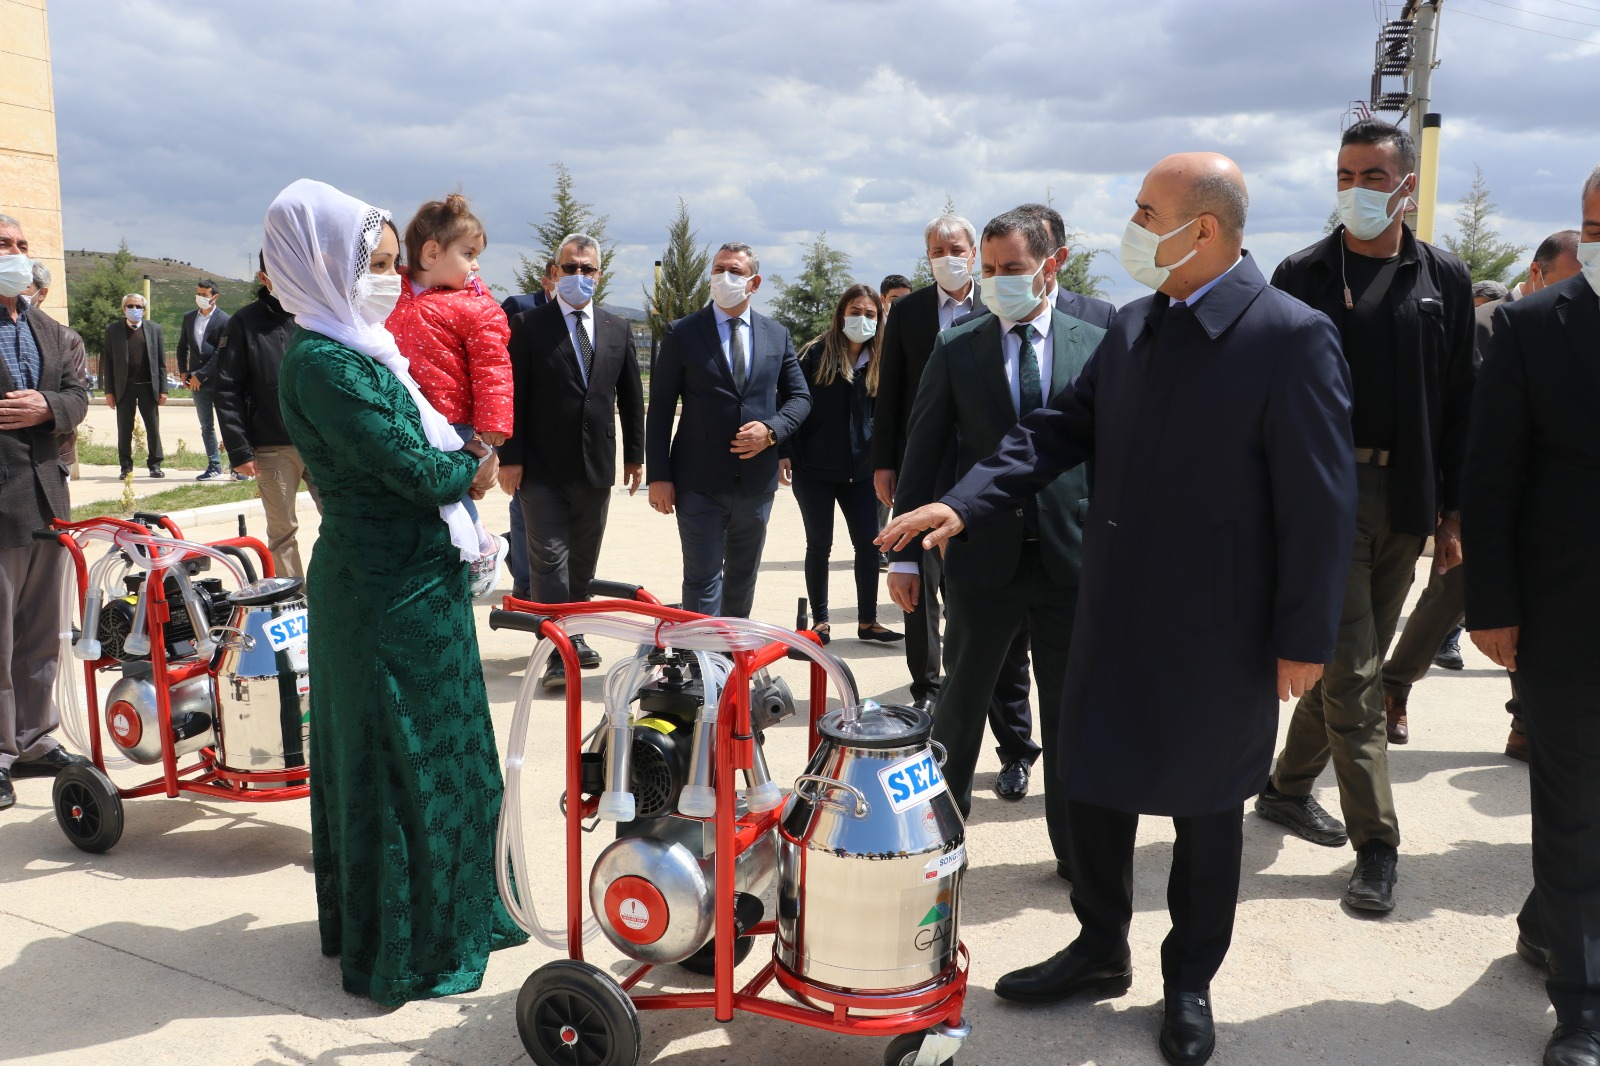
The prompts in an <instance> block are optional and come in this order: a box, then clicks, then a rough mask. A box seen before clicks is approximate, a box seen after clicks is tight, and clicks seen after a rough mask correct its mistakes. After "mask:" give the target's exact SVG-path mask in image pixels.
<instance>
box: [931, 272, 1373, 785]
mask: <svg viewBox="0 0 1600 1066" xmlns="http://www.w3.org/2000/svg"><path fill="white" fill-rule="evenodd" d="M1091 458H1092V459H1093V461H1094V464H1095V467H1094V475H1095V478H1094V497H1093V499H1092V500H1091V501H1090V503H1089V515H1088V520H1087V521H1086V523H1085V524H1084V535H1083V571H1082V578H1081V581H1080V582H1079V586H1078V614H1077V622H1076V624H1075V626H1074V629H1073V636H1072V650H1071V652H1070V653H1069V656H1068V659H1067V681H1066V703H1065V706H1064V707H1063V710H1062V716H1061V730H1060V737H1061V759H1060V766H1061V767H1063V771H1062V776H1063V778H1064V779H1065V781H1066V788H1067V794H1068V795H1069V796H1070V797H1071V798H1073V799H1077V800H1082V801H1085V802H1088V803H1093V804H1097V805H1099V806H1103V807H1110V808H1112V809H1113V810H1121V811H1133V812H1139V813H1145V814H1161V815H1203V814H1215V813H1218V812H1220V811H1225V810H1229V809H1232V810H1238V808H1239V805H1240V804H1242V803H1243V802H1244V800H1245V799H1246V798H1247V797H1249V796H1252V795H1254V794H1255V793H1256V792H1258V791H1260V789H1261V782H1262V781H1264V780H1266V775H1267V769H1268V765H1269V764H1270V762H1271V760H1272V749H1273V744H1274V742H1275V740H1276V738H1277V729H1278V691H1277V659H1279V658H1283V659H1292V660H1295V661H1297V662H1308V663H1324V662H1327V661H1329V660H1330V659H1332V658H1333V649H1334V644H1335V639H1336V637H1337V635H1338V631H1339V616H1340V613H1341V609H1342V607H1343V604H1344V587H1345V579H1346V576H1347V574H1348V572H1349V568H1350V549H1351V544H1352V543H1353V542H1354V539H1355V504H1356V469H1355V457H1354V444H1353V443H1352V442H1351V430H1350V373H1349V368H1348V367H1347V366H1346V364H1345V361H1344V355H1343V350H1342V349H1341V347H1340V343H1339V334H1338V331H1337V330H1335V329H1334V327H1333V323H1332V322H1331V321H1329V319H1328V318H1327V317H1326V316H1325V315H1321V314H1319V313H1317V312H1316V311H1313V310H1312V309H1311V308H1309V307H1307V306H1306V305H1305V304H1303V303H1301V302H1300V301H1299V300H1296V299H1295V298H1294V297H1292V296H1289V295H1288V294H1287V293H1284V292H1281V291H1279V290H1277V289H1274V288H1271V287H1270V286H1268V285H1267V283H1266V279H1264V278H1263V277H1262V276H1261V272H1260V271H1259V270H1258V269H1257V268H1256V265H1255V261H1254V260H1253V259H1252V258H1251V257H1250V256H1249V255H1246V256H1245V258H1244V260H1243V261H1242V262H1241V263H1239V265H1238V266H1236V267H1234V268H1233V270H1232V271H1230V272H1229V273H1228V274H1226V275H1225V276H1223V277H1222V279H1221V280H1220V281H1218V282H1217V285H1216V287H1215V288H1213V289H1212V290H1211V291H1210V292H1208V293H1207V294H1206V295H1205V296H1204V297H1203V298H1201V300H1200V301H1199V303H1198V304H1197V305H1196V306H1195V308H1193V309H1192V310H1191V309H1188V308H1184V309H1179V308H1173V307H1170V306H1169V301H1168V298H1167V297H1166V296H1163V295H1159V294H1157V295H1153V296H1147V297H1145V298H1144V299H1142V300H1136V301H1135V302H1133V303H1131V304H1128V305H1127V306H1126V307H1124V308H1123V309H1122V310H1121V311H1119V312H1118V313H1117V320H1116V323H1115V324H1114V325H1113V326H1112V327H1111V329H1110V330H1109V331H1108V332H1107V333H1106V336H1105V339H1104V341H1102V342H1101V344H1100V348H1099V350H1098V351H1096V352H1095V354H1094V356H1093V358H1091V359H1090V360H1089V365H1088V366H1087V367H1085V368H1084V371H1083V373H1082V374H1080V375H1078V378H1077V380H1076V381H1074V382H1073V383H1072V385H1071V387H1070V388H1067V389H1064V390H1062V391H1060V392H1058V393H1056V395H1055V398H1054V399H1053V400H1051V401H1050V403H1049V404H1047V405H1046V406H1045V407H1044V408H1042V409H1040V410H1038V411H1035V412H1033V413H1032V414H1030V415H1029V416H1028V417H1026V418H1024V419H1022V421H1020V422H1018V423H1017V424H1016V426H1015V427H1014V428H1013V429H1012V430H1011V431H1010V432H1009V433H1008V434H1006V436H1005V439H1004V440H1003V441H1001V443H1000V446H999V448H998V450H997V451H996V452H995V454H994V455H993V456H991V457H990V458H988V459H986V460H984V461H983V462H982V463H980V464H978V465H977V466H976V467H974V468H973V469H972V471H971V472H970V473H968V474H967V476H966V477H965V478H963V479H962V480H961V482H960V484H958V485H957V486H956V487H955V488H954V489H953V490H951V492H950V494H949V495H947V496H946V497H945V498H944V502H945V503H947V504H949V505H950V506H951V507H953V508H955V510H956V512H957V513H958V514H960V515H961V516H962V517H963V518H964V519H965V520H966V521H967V523H968V526H969V527H970V528H971V530H972V532H971V533H970V534H969V536H976V535H978V534H977V531H978V530H979V529H980V528H981V527H982V525H983V524H984V523H987V522H990V521H1002V522H1005V521H1011V520H1012V519H1011V517H1010V516H1011V515H1012V514H1013V513H1014V509H1015V508H1016V506H1017V503H1018V501H1019V500H1020V499H1022V498H1025V497H1026V496H1028V495H1030V494H1032V493H1035V492H1038V491H1040V489H1042V488H1043V487H1044V486H1045V485H1047V484H1049V483H1050V482H1051V481H1052V480H1053V479H1054V478H1056V477H1058V476H1059V475H1060V473H1061V472H1062V471H1064V470H1069V469H1071V468H1072V467H1074V466H1076V465H1077V464H1078V463H1081V462H1083V461H1085V460H1087V459H1091ZM951 550H952V551H953V550H954V549H953V548H952V549H951ZM1173 626H1177V627H1178V628H1179V629H1180V630H1181V631H1182V632H1183V634H1184V639H1183V640H1181V641H1178V642H1176V643H1172V644H1169V646H1167V647H1164V648H1163V650H1162V656H1161V661H1160V664H1159V667H1158V668H1156V669H1152V667H1151V661H1150V658H1149V654H1148V651H1149V646H1150V635H1151V634H1152V633H1155V632H1165V631H1167V630H1168V629H1170V628H1172V627H1173Z"/></svg>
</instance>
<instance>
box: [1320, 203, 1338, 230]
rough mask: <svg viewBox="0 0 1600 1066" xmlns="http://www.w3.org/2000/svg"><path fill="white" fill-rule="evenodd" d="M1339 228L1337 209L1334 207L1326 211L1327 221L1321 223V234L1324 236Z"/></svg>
mask: <svg viewBox="0 0 1600 1066" xmlns="http://www.w3.org/2000/svg"><path fill="white" fill-rule="evenodd" d="M1338 228H1339V209H1338V208H1337V207H1336V208H1334V209H1333V210H1332V211H1329V212H1328V221H1326V222H1324V223H1323V224H1322V235H1323V236H1324V237H1326V236H1327V235H1328V234H1330V233H1332V232H1333V231H1334V230H1336V229H1338Z"/></svg>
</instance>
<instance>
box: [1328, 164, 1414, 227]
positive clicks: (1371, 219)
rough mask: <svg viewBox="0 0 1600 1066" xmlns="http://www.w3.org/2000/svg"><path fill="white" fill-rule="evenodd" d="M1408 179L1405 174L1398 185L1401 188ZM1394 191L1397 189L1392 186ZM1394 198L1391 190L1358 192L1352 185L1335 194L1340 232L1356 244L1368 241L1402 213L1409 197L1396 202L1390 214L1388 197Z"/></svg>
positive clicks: (1359, 190)
mask: <svg viewBox="0 0 1600 1066" xmlns="http://www.w3.org/2000/svg"><path fill="white" fill-rule="evenodd" d="M1410 177H1411V175H1410V174H1407V175H1406V176H1405V178H1402V179H1401V181H1400V185H1404V184H1405V183H1406V181H1407V180H1409V179H1410ZM1395 188H1396V189H1398V188H1399V186H1395ZM1394 194H1395V189H1390V190H1389V191H1388V192H1380V191H1378V190H1377V189H1358V188H1356V187H1355V186H1354V185H1352V186H1351V187H1350V188H1348V189H1340V190H1339V221H1340V222H1343V223H1344V228H1345V229H1347V230H1349V231H1350V235H1351V236H1352V237H1354V238H1355V239H1356V240H1358V241H1370V240H1372V239H1373V238H1374V237H1376V236H1378V234H1380V233H1382V232H1383V231H1384V230H1386V229H1388V228H1389V223H1391V222H1393V221H1394V219H1395V216H1396V215H1398V214H1399V213H1400V212H1402V211H1404V210H1405V209H1406V204H1407V203H1408V202H1409V199H1410V198H1409V197H1405V196H1402V197H1400V202H1399V203H1398V204H1396V205H1395V208H1394V210H1393V211H1391V210H1389V197H1391V196H1393V195H1394Z"/></svg>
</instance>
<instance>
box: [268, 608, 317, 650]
mask: <svg viewBox="0 0 1600 1066" xmlns="http://www.w3.org/2000/svg"><path fill="white" fill-rule="evenodd" d="M308 623H309V618H308V616H307V615H306V612H305V611H303V610H300V611H285V612H284V613H283V614H280V615H279V616H278V617H276V618H274V619H273V620H272V621H270V622H268V623H267V625H266V630H267V643H268V644H271V645H272V650H273V651H282V650H283V649H285V648H287V647H288V646H289V645H291V644H299V643H302V642H304V641H305V639H306V638H307V637H308V636H309V635H310V633H311V630H310V626H309V624H308Z"/></svg>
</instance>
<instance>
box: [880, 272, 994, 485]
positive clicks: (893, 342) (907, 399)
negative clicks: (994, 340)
mask: <svg viewBox="0 0 1600 1066" xmlns="http://www.w3.org/2000/svg"><path fill="white" fill-rule="evenodd" d="M972 285H973V289H972V293H973V297H974V299H973V302H972V303H973V310H974V313H975V314H976V313H977V312H978V311H979V310H982V311H983V312H984V313H987V311H988V309H987V308H984V307H983V301H982V299H981V298H978V289H977V286H978V283H977V281H976V280H974V281H973V283H972ZM954 324H955V323H951V325H954ZM938 339H939V286H937V285H925V286H923V287H922V288H920V289H918V290H917V291H916V292H913V293H911V294H910V295H908V296H906V297H905V298H904V299H902V300H901V301H900V302H899V303H897V304H895V305H894V306H893V307H892V308H890V309H889V317H888V319H887V321H885V322H884V324H883V354H882V355H881V356H880V357H879V363H878V397H877V406H876V409H875V411H874V413H873V419H872V467H873V469H874V470H899V469H900V467H901V464H902V463H904V462H905V457H906V443H907V441H908V440H909V433H910V429H911V409H912V408H913V407H915V406H916V403H917V386H918V385H919V384H921V382H922V371H923V370H924V369H925V368H926V367H927V365H928V357H929V356H930V355H931V354H933V342H934V341H936V340H938Z"/></svg>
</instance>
